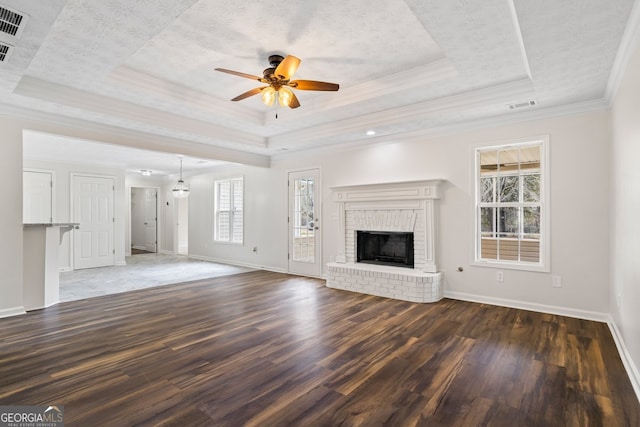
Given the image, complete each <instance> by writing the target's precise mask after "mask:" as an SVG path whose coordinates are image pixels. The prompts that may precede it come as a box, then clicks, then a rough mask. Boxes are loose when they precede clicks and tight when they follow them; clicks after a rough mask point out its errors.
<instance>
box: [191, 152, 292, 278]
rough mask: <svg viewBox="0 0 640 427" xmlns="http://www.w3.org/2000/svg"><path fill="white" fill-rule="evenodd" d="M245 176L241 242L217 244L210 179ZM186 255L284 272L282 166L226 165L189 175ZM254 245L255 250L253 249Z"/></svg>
mask: <svg viewBox="0 0 640 427" xmlns="http://www.w3.org/2000/svg"><path fill="white" fill-rule="evenodd" d="M237 176H243V177H244V200H245V202H244V214H245V221H244V237H245V239H244V244H242V245H237V244H229V243H216V242H214V241H213V236H214V228H213V217H214V206H215V203H214V197H215V196H214V181H215V180H218V179H225V178H231V177H237ZM185 181H188V182H189V184H190V186H191V187H190V188H191V195H190V196H189V255H190V256H195V257H200V258H205V259H212V260H219V261H229V262H233V263H236V264H241V265H249V266H253V267H266V268H269V269H272V270H276V271H285V269H286V267H287V177H286V174H283V173H282V171H280V170H271V169H265V168H260V167H252V166H240V165H230V166H225V167H221V168H218V169H217V170H216V171H215V172H210V173H207V174H202V175H197V176H192V177H190V178H188V179H185ZM253 247H257V248H258V250H257V252H253Z"/></svg>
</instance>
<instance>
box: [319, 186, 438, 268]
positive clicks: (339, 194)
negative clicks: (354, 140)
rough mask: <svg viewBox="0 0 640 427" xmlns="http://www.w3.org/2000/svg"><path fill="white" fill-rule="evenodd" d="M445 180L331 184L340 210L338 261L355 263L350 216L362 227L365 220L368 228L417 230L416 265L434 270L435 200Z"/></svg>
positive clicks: (415, 244)
mask: <svg viewBox="0 0 640 427" xmlns="http://www.w3.org/2000/svg"><path fill="white" fill-rule="evenodd" d="M443 182H444V181H443V180H440V179H434V180H426V181H404V182H388V183H379V184H363V185H348V186H339V187H331V191H332V192H333V201H334V202H336V203H337V204H338V211H339V212H338V220H339V225H338V229H339V230H340V236H339V237H338V238H339V241H338V253H337V254H336V262H337V263H348V262H353V257H354V254H353V253H352V252H354V250H355V248H354V247H353V239H354V236H352V235H351V234H352V233H353V230H352V229H351V228H352V227H353V224H347V221H348V219H347V217H348V216H350V217H354V218H355V219H353V220H352V221H356V222H358V223H359V226H360V227H363V224H365V223H366V224H367V225H366V228H367V229H368V231H411V232H414V231H415V232H416V234H415V243H414V247H415V250H416V254H415V255H416V256H415V260H416V264H415V267H414V268H415V269H416V270H419V271H423V272H425V273H435V272H436V271H437V265H436V259H435V241H436V217H435V210H434V201H435V200H437V199H439V198H440V195H439V187H440V185H441V184H442V183H443ZM355 211H359V212H357V213H355ZM386 211H394V212H395V214H389V215H386V214H385V212H386ZM350 213H351V215H350ZM412 215H413V217H412ZM411 218H413V222H411V221H412V219H411Z"/></svg>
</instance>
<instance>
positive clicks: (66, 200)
mask: <svg viewBox="0 0 640 427" xmlns="http://www.w3.org/2000/svg"><path fill="white" fill-rule="evenodd" d="M24 167H25V168H35V169H46V170H51V171H54V173H55V185H56V189H55V190H56V191H55V195H56V203H55V206H56V212H55V213H54V219H55V221H57V222H72V221H73V218H72V213H71V200H70V196H71V183H72V182H71V180H72V178H71V176H72V174H88V175H104V176H112V177H114V178H115V187H116V188H115V193H114V199H113V208H114V214H115V224H114V249H115V263H116V265H117V264H124V255H125V249H124V248H125V246H124V242H125V234H124V231H125V218H126V217H128V216H129V215H128V212H127V211H128V209H129V208H128V206H126V205H125V200H126V197H125V187H124V171H121V170H117V169H110V168H104V167H101V166H99V165H88V164H71V163H69V164H66V163H57V162H44V161H38V160H29V159H25V160H24ZM72 233H73V232H71V233H65V234H64V235H63V238H62V241H61V243H60V261H59V262H60V264H59V266H60V269H61V270H65V271H68V270H71V268H72V262H71V260H72V257H73V254H72V252H71V250H72V249H71V244H70V241H71V238H72V237H71V235H72Z"/></svg>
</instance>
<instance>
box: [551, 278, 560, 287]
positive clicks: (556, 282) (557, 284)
mask: <svg viewBox="0 0 640 427" xmlns="http://www.w3.org/2000/svg"><path fill="white" fill-rule="evenodd" d="M551 285H552V286H553V287H554V288H561V287H562V276H553V277H552V278H551Z"/></svg>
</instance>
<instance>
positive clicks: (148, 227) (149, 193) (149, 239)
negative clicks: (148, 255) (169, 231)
mask: <svg viewBox="0 0 640 427" xmlns="http://www.w3.org/2000/svg"><path fill="white" fill-rule="evenodd" d="M157 212H158V190H156V189H155V188H147V189H145V190H144V230H145V241H146V243H145V246H146V250H147V252H156V251H157V243H158V242H157V234H158V228H157V222H158V218H157Z"/></svg>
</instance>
